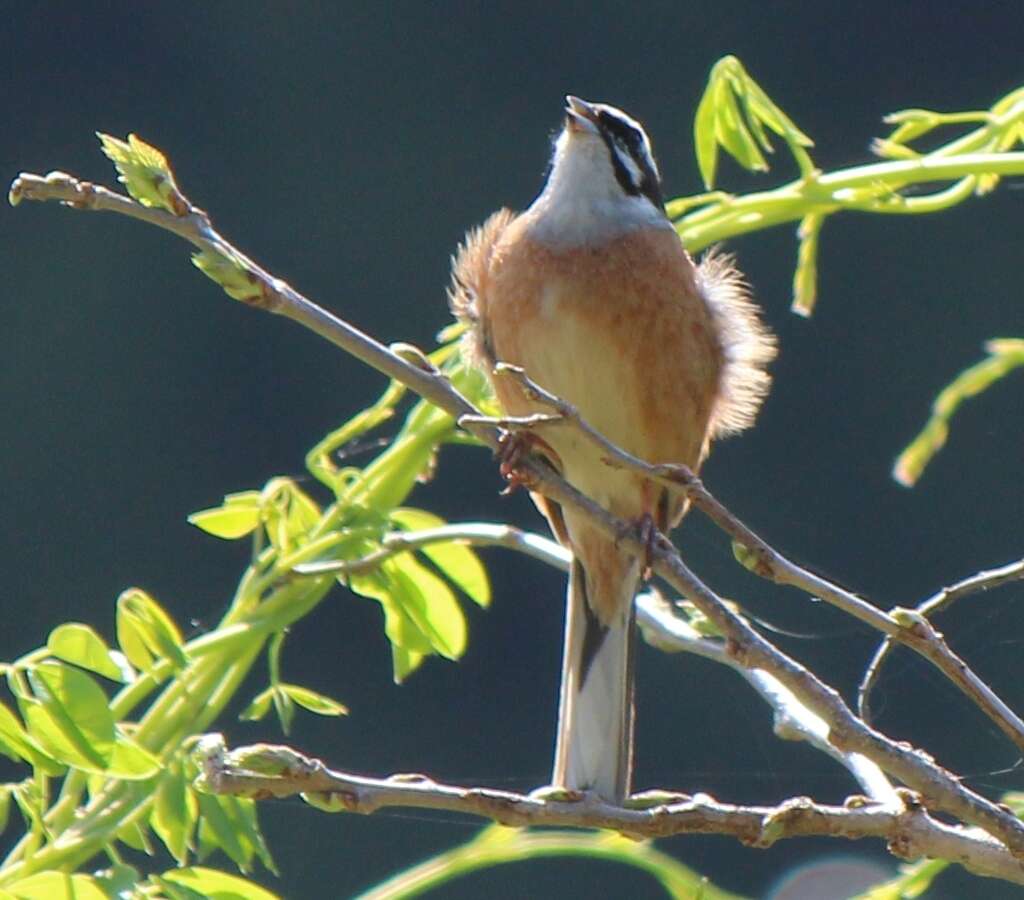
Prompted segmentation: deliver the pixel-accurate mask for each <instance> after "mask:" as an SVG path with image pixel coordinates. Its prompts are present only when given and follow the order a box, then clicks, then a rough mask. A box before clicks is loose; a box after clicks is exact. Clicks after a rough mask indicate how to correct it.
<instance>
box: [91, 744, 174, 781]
mask: <svg viewBox="0 0 1024 900" xmlns="http://www.w3.org/2000/svg"><path fill="white" fill-rule="evenodd" d="M161 768H162V767H161V764H160V760H159V759H157V758H156V757H155V756H154V755H153V754H152V753H150V752H149V751H148V750H146V749H145V748H144V747H141V746H139V744H137V743H136V742H135V741H134V740H132V739H131V738H130V737H128V736H127V735H126V734H123V733H119V734H118V735H117V740H116V741H115V742H114V749H113V752H112V753H111V754H110V759H109V760H108V762H107V767H106V769H105V770H104V774H106V775H109V776H110V777H111V778H123V779H125V780H126V781H145V780H146V779H147V778H152V777H153V776H154V775H156V774H157V773H158V772H159V771H160V769H161Z"/></svg>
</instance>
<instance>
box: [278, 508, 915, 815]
mask: <svg viewBox="0 0 1024 900" xmlns="http://www.w3.org/2000/svg"><path fill="white" fill-rule="evenodd" d="M450 542H456V543H464V544H470V545H472V546H474V547H502V548H504V549H507V550H514V551H518V552H520V553H524V554H525V555H527V556H530V557H532V558H533V559H537V560H539V561H541V562H544V563H546V564H548V565H550V566H552V567H554V568H557V569H560V570H562V571H568V568H569V564H570V562H571V560H572V556H571V554H570V553H569V551H568V550H566V549H565V548H564V547H562V546H561V545H559V544H557V543H555V542H554V541H552V540H549V539H548V538H544V537H541V536H540V535H537V534H531V533H529V532H526V531H523V530H522V529H519V528H513V527H511V526H508V525H484V524H480V523H465V524H449V525H445V526H443V527H440V528H429V529H423V530H421V531H414V532H405V531H399V532H393V533H390V534H387V535H385V536H384V538H383V540H382V542H381V543H382V544H383V546H382V547H381V549H380V550H377V551H375V552H373V553H370V554H367V555H366V556H362V557H359V558H358V559H352V560H325V561H317V562H311V563H301V564H299V565H297V566H295V571H296V572H298V573H299V574H302V575H322V574H343V573H344V574H351V573H354V572H364V571H367V570H369V569H372V568H375V567H376V566H378V565H380V564H381V563H382V562H383V561H384V560H385V559H388V558H390V557H391V556H394V555H396V554H398V553H404V552H407V551H409V550H415V549H419V548H422V547H428V546H430V545H431V544H438V543H450ZM636 609H637V625H638V626H639V627H640V629H641V630H642V631H643V633H644V637H645V638H646V640H647V642H648V643H649V644H651V645H652V646H655V647H658V648H659V649H662V650H667V651H669V652H673V653H674V652H679V651H685V652H688V653H693V654H696V655H698V656H703V657H704V658H705V659H710V660H713V661H715V662H718V663H723V664H725V665H727V666H729V667H730V668H732V669H734V670H735V671H737V672H738V673H739V674H740V675H741V676H742V677H743V678H745V679H746V680H747V681H748V682H749V683H750V685H751V686H752V687H753V688H754V689H755V690H756V691H757V692H758V693H759V694H760V695H761V697H762V698H764V700H765V701H766V702H767V703H768V704H769V705H770V706H771V707H772V709H773V710H774V712H775V733H776V734H777V735H778V736H779V737H780V738H783V739H784V740H798V739H802V740H806V741H808V742H809V743H811V744H812V745H813V746H814V747H816V748H817V749H818V750H821V751H822V752H824V753H827V754H828V755H829V756H831V757H832V758H833V759H835V760H837V761H838V762H839V763H840V764H841V765H843V766H844V767H846V768H847V769H848V770H849V771H850V773H851V774H852V775H853V776H854V778H856V779H857V781H858V782H859V783H860V785H861V787H862V788H863V789H864V791H865V793H867V795H868V796H869V797H871V799H872V800H875V801H878V802H894V801H895V800H896V793H895V790H894V788H893V786H892V784H891V783H890V782H889V780H888V779H887V778H886V777H885V774H884V773H883V772H882V770H881V769H879V768H878V766H876V765H875V764H874V763H873V762H871V760H869V759H867V758H866V757H864V756H862V755H861V754H859V753H843V752H842V751H840V750H839V749H837V748H836V747H835V746H833V745H832V744H830V743H829V740H828V728H827V727H826V725H825V723H824V722H823V721H822V720H821V718H820V717H818V716H816V715H814V713H812V712H811V711H810V710H809V709H807V708H806V707H805V706H803V705H802V704H801V703H799V702H798V701H797V699H796V698H795V697H794V696H793V694H792V692H791V691H789V690H787V689H786V688H785V687H784V686H783V685H782V684H781V683H780V682H779V680H778V679H777V678H774V677H773V676H772V675H770V674H769V673H767V672H763V671H761V670H759V669H750V670H748V669H744V668H743V667H742V666H740V665H738V664H737V663H736V661H735V660H734V659H732V658H731V657H730V656H729V655H728V654H727V653H726V652H725V647H724V645H723V643H722V641H721V640H720V639H715V638H710V637H704V636H701V635H700V634H699V633H698V632H697V631H696V630H695V629H694V628H692V627H691V626H690V625H689V624H688V623H687V622H685V621H684V620H683V619H682V618H681V617H680V616H679V615H678V614H676V612H675V611H674V609H673V607H672V605H671V604H670V603H668V601H666V600H665V599H664V598H663V597H662V596H661V595H660V594H659V593H657V592H656V591H648V592H645V593H642V594H640V595H638V596H637V598H636Z"/></svg>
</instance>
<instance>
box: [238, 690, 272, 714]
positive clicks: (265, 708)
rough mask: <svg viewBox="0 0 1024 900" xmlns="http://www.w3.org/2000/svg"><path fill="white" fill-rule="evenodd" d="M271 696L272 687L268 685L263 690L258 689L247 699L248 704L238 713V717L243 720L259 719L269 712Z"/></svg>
mask: <svg viewBox="0 0 1024 900" xmlns="http://www.w3.org/2000/svg"><path fill="white" fill-rule="evenodd" d="M273 697H274V689H273V688H272V687H268V688H267V689H266V690H265V691H260V692H259V693H258V694H257V695H256V696H255V697H253V698H252V700H251V701H249V705H248V706H247V707H246V708H245V709H243V710H242V711H241V712H240V713H239V714H238V718H239V719H241V720H242V721H243V722H258V721H260V719H262V718H264V716H266V714H267V713H268V712H270V704H271V703H272V702H273Z"/></svg>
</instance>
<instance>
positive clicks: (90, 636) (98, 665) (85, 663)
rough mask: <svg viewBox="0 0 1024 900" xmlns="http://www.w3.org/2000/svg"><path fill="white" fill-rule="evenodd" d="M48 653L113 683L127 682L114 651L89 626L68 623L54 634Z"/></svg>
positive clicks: (49, 642)
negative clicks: (115, 660)
mask: <svg viewBox="0 0 1024 900" xmlns="http://www.w3.org/2000/svg"><path fill="white" fill-rule="evenodd" d="M46 649H47V650H49V651H50V653H52V654H53V655H54V656H56V657H57V658H58V659H62V660H64V662H68V663H72V664H73V665H76V666H81V667H82V668H83V669H89V671H91V672H95V673H96V674H97V675H103V676H104V677H105V678H109V679H110V680H111V681H124V676H123V672H122V671H121V667H120V666H118V665H117V663H116V662H114V660H113V659H111V656H110V648H109V647H108V646H107V645H106V643H105V642H104V640H103V638H101V637H100V636H99V635H98V634H96V632H95V631H93V630H92V629H91V628H90V627H89V626H88V625H82V624H81V623H79V622H65V623H64V624H63V625H58V626H57V627H56V628H54V629H53V631H51V632H50V637H49V638H48V639H47V642H46Z"/></svg>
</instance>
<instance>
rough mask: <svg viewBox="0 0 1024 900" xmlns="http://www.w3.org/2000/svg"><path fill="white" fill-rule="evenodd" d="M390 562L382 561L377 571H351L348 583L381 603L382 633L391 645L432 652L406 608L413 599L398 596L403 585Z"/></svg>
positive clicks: (417, 651)
mask: <svg viewBox="0 0 1024 900" xmlns="http://www.w3.org/2000/svg"><path fill="white" fill-rule="evenodd" d="M389 562H390V560H387V561H385V562H384V563H383V564H382V565H381V568H380V569H378V570H376V571H372V572H357V573H352V574H351V575H349V576H347V577H348V586H349V587H350V588H351V589H352V590H353V591H355V592H356V593H357V594H360V595H362V596H363V597H371V598H373V599H374V600H377V601H378V602H379V603H380V605H381V608H382V609H383V610H384V633H385V634H386V635H387V638H388V640H389V641H391V643H392V644H393V645H397V646H399V647H404V648H406V649H407V650H412V651H414V652H416V653H420V654H429V653H432V652H433V650H432V649H431V646H430V641H429V640H428V638H427V636H426V635H425V634H424V633H423V632H422V631H421V630H420V628H419V627H418V626H417V625H416V623H415V622H413V620H412V619H411V618H410V617H409V615H408V614H407V613H406V612H405V608H406V606H408V605H410V604H411V602H412V601H411V600H404V601H403V600H402V599H401V598H400V597H399V595H400V594H401V593H402V592H403V590H405V585H404V582H402V583H400V582H398V581H397V580H396V579H395V578H394V576H393V574H392V567H391V566H389V565H388V563H389Z"/></svg>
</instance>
